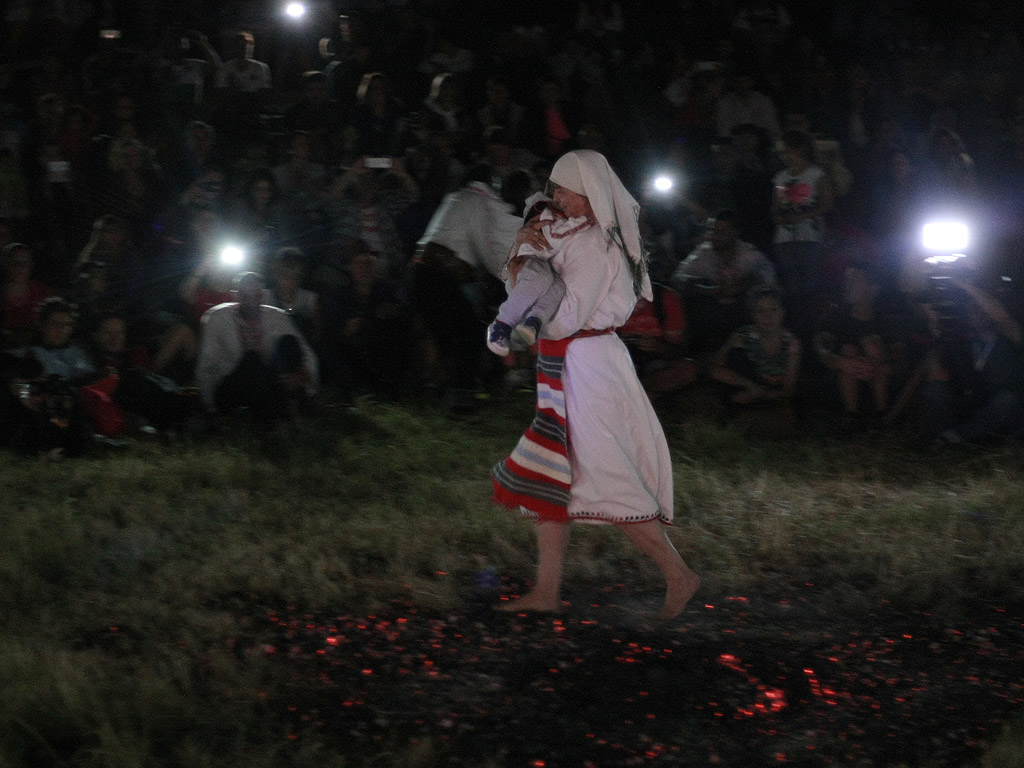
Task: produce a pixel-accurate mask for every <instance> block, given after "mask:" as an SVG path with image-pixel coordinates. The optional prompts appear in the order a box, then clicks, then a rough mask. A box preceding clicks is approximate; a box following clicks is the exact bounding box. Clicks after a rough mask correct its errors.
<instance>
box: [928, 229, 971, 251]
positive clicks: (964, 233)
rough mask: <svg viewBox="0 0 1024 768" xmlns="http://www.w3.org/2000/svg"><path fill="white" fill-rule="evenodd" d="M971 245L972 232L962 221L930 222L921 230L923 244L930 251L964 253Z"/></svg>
mask: <svg viewBox="0 0 1024 768" xmlns="http://www.w3.org/2000/svg"><path fill="white" fill-rule="evenodd" d="M969 243H970V231H969V230H968V228H967V225H966V224H964V223H963V222H962V221H930V222H928V223H927V224H925V225H924V228H923V229H922V230H921V244H922V245H923V246H924V247H925V248H926V249H927V250H929V251H933V252H939V253H962V252H963V251H965V250H966V249H967V246H968V244H969Z"/></svg>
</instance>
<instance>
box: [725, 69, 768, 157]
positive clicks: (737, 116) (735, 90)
mask: <svg viewBox="0 0 1024 768" xmlns="http://www.w3.org/2000/svg"><path fill="white" fill-rule="evenodd" d="M715 122H716V127H717V130H718V135H719V136H720V137H722V138H724V137H726V136H731V135H732V129H733V128H735V127H736V126H738V125H747V124H749V125H756V126H758V127H759V128H763V129H764V130H765V131H767V132H768V136H769V138H770V139H771V141H772V143H775V142H776V141H778V139H779V137H780V129H779V112H778V110H777V109H776V108H775V103H774V102H773V101H772V100H771V97H770V96H767V95H766V94H764V93H761V92H760V91H756V90H754V77H753V75H751V74H750V73H747V72H739V73H737V74H736V75H735V77H734V78H733V87H732V90H730V91H728V92H727V93H725V94H723V95H722V96H721V97H720V98H719V99H718V103H717V104H716V105H715Z"/></svg>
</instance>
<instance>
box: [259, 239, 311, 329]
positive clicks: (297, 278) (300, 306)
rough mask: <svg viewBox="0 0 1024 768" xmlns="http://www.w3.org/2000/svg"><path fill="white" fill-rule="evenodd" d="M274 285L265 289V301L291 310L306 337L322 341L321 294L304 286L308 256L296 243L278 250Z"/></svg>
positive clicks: (275, 258)
mask: <svg viewBox="0 0 1024 768" xmlns="http://www.w3.org/2000/svg"><path fill="white" fill-rule="evenodd" d="M270 269H271V281H270V286H269V287H268V288H266V289H265V290H264V291H263V303H264V304H268V305H270V306H271V307H277V308H278V309H283V310H284V311H285V312H287V313H288V314H289V315H290V316H291V318H292V321H293V322H294V323H295V325H296V326H297V327H298V329H299V330H300V331H302V335H303V336H304V337H305V338H306V340H307V341H308V342H309V343H310V344H312V345H313V346H314V347H316V346H317V345H318V344H319V343H320V297H319V296H318V295H317V294H316V292H315V291H311V290H308V289H307V288H303V287H302V278H303V275H304V274H305V270H306V268H305V258H304V256H303V255H302V251H300V250H299V249H298V248H295V247H292V246H286V247H284V248H280V249H278V251H277V253H276V254H274V258H273V261H272V264H271V268H270Z"/></svg>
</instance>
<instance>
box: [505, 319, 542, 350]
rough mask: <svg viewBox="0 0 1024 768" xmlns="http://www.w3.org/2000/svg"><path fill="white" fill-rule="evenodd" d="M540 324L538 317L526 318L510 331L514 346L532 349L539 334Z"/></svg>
mask: <svg viewBox="0 0 1024 768" xmlns="http://www.w3.org/2000/svg"><path fill="white" fill-rule="evenodd" d="M541 325H542V323H541V321H540V318H539V317H532V316H531V317H528V318H526V319H525V320H523V322H521V323H520V324H519V325H517V326H516V327H515V328H513V329H512V342H514V343H515V344H516V346H519V345H522V346H523V347H524V348H525V347H532V346H533V344H534V342H536V341H537V336H538V335H539V334H540V327H541Z"/></svg>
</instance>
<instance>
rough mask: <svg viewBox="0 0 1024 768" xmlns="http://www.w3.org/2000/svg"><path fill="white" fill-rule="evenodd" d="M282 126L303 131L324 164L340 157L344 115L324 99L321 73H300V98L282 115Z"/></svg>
mask: <svg viewBox="0 0 1024 768" xmlns="http://www.w3.org/2000/svg"><path fill="white" fill-rule="evenodd" d="M284 125H285V127H286V129H287V130H289V131H305V132H306V133H307V134H308V135H309V137H310V141H311V143H312V145H313V147H314V148H316V150H317V152H316V154H317V157H319V158H320V159H322V160H323V161H324V163H326V164H331V163H334V162H336V161H337V159H338V158H339V157H340V152H341V148H342V139H343V129H344V125H345V115H344V111H343V107H342V106H341V104H339V103H338V102H336V101H331V100H330V99H329V98H328V94H327V87H326V85H325V84H324V77H323V74H322V73H320V72H318V71H316V70H312V71H308V72H303V73H302V95H301V96H300V98H299V100H298V101H297V102H296V103H295V104H293V105H292V106H291V107H290V108H289V109H288V111H287V112H286V113H285V115H284Z"/></svg>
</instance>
